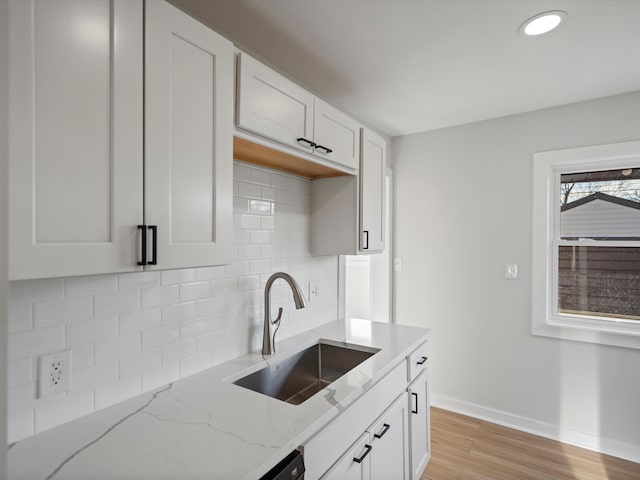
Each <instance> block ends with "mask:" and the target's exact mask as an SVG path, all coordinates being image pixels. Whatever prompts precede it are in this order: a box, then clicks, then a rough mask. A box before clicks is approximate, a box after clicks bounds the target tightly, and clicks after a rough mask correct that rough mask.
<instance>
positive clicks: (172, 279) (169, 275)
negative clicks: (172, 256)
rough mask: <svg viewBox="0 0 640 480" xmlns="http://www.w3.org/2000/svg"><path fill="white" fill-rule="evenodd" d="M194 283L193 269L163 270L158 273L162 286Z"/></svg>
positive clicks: (194, 270)
mask: <svg viewBox="0 0 640 480" xmlns="http://www.w3.org/2000/svg"><path fill="white" fill-rule="evenodd" d="M195 281H196V269H195V268H185V269H183V270H164V271H162V272H160V283H161V284H162V285H180V284H181V283H191V282H195Z"/></svg>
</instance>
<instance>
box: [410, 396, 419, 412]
mask: <svg viewBox="0 0 640 480" xmlns="http://www.w3.org/2000/svg"><path fill="white" fill-rule="evenodd" d="M411 395H412V396H413V398H414V399H415V406H416V408H415V410H414V409H413V408H411V413H415V414H416V415H417V414H418V394H417V393H414V392H412V393H411Z"/></svg>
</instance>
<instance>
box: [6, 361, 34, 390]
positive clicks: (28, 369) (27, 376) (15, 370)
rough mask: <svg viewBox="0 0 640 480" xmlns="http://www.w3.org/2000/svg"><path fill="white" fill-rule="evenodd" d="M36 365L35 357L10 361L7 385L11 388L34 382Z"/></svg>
mask: <svg viewBox="0 0 640 480" xmlns="http://www.w3.org/2000/svg"><path fill="white" fill-rule="evenodd" d="M33 374H34V367H33V357H26V358H21V359H20V360H13V361H11V362H9V370H8V379H7V385H8V387H9V388H13V387H17V386H18V385H25V384H28V383H32V382H33V381H34V378H33Z"/></svg>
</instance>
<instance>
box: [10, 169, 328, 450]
mask: <svg viewBox="0 0 640 480" xmlns="http://www.w3.org/2000/svg"><path fill="white" fill-rule="evenodd" d="M310 190H311V183H310V182H309V181H308V180H306V179H302V178H301V177H295V176H292V175H288V174H282V173H279V172H276V171H272V170H268V169H264V168H262V167H255V166H252V165H248V164H244V163H241V162H234V195H235V197H234V202H233V208H234V222H233V223H234V227H233V228H234V262H233V263H232V264H231V265H221V266H210V267H199V268H187V269H178V270H170V271H149V272H143V271H139V272H132V273H123V274H116V275H98V276H88V277H74V278H64V279H62V278H58V279H45V280H32V281H31V280H30V281H19V282H11V284H10V299H9V300H10V308H9V331H10V335H9V349H8V350H9V357H10V363H9V392H8V398H9V418H8V426H9V441H10V442H15V441H17V440H20V439H22V438H25V437H28V436H30V435H33V434H34V433H35V432H39V431H42V430H44V429H47V428H50V427H52V426H55V425H58V424H60V423H62V422H64V421H67V420H72V419H74V418H77V417H79V416H81V415H84V414H86V413H90V412H92V411H95V410H97V409H100V408H104V407H106V406H108V405H111V404H113V403H115V402H119V401H121V400H124V399H127V398H130V397H132V396H135V395H137V394H139V393H140V392H143V391H144V392H147V391H150V390H153V389H156V388H159V387H163V386H165V385H167V384H168V383H171V382H173V381H175V380H177V379H179V378H181V377H185V376H188V375H191V374H193V373H196V372H198V371H200V370H202V369H204V368H208V367H209V366H211V365H217V364H219V363H222V362H224V361H227V360H231V359H233V358H235V357H237V356H238V355H243V354H245V353H248V352H250V351H256V350H257V349H259V348H260V346H261V341H262V322H263V315H264V309H263V307H262V302H263V300H264V292H263V289H264V285H265V283H266V281H267V279H268V278H269V277H270V275H271V274H272V273H274V272H276V271H287V272H289V273H291V274H292V275H293V276H294V278H296V280H298V282H299V283H300V285H301V286H302V287H303V290H304V288H305V286H306V285H307V284H308V282H309V281H310V280H313V281H319V282H320V283H321V288H322V291H323V296H322V297H321V298H320V299H318V300H316V301H315V302H314V303H313V304H311V305H310V306H309V308H307V309H304V310H299V311H296V310H294V308H293V300H292V298H291V292H290V291H289V289H288V287H286V286H285V285H284V284H283V283H282V282H280V283H279V285H278V286H276V287H274V290H273V292H272V293H273V295H272V307H273V309H272V312H276V311H277V308H278V307H279V306H282V307H284V308H285V311H284V314H283V327H282V328H281V329H280V330H279V332H278V339H284V338H286V337H287V336H289V335H293V334H295V333H298V332H301V331H304V330H308V329H311V328H314V327H315V326H317V325H320V324H322V323H326V322H327V321H331V320H334V319H335V317H336V315H337V289H338V285H337V266H338V262H337V257H335V256H327V257H315V258H314V257H311V256H310V255H309V229H310V226H309V225H310ZM305 291H306V290H305ZM325 292H326V294H325ZM65 349H67V350H71V357H72V362H71V363H72V370H73V375H72V382H71V383H72V388H71V390H70V391H69V392H67V393H62V394H58V395H55V396H52V397H47V398H42V399H39V398H37V397H36V395H37V376H36V364H37V359H38V357H39V356H40V355H43V354H47V353H52V352H56V351H61V350H65Z"/></svg>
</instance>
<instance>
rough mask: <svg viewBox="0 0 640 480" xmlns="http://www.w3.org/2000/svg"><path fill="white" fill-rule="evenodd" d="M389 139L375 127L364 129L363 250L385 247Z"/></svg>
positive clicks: (361, 204) (382, 248) (361, 190)
mask: <svg viewBox="0 0 640 480" xmlns="http://www.w3.org/2000/svg"><path fill="white" fill-rule="evenodd" d="M386 150H387V147H386V142H385V141H384V139H383V138H381V137H380V136H378V135H376V134H375V133H373V132H372V131H370V130H368V129H366V128H363V129H362V155H361V160H360V250H361V251H362V252H363V253H368V252H369V253H371V252H382V251H383V250H384V168H385V163H386V155H387V153H386Z"/></svg>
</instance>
